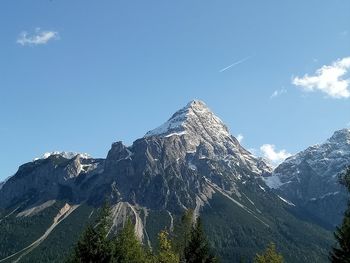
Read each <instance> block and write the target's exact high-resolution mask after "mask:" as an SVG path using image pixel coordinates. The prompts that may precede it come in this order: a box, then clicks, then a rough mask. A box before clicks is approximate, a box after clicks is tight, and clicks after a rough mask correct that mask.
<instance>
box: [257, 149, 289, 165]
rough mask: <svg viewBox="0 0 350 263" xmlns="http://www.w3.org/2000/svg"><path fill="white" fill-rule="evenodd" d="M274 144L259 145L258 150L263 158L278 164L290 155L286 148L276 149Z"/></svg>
mask: <svg viewBox="0 0 350 263" xmlns="http://www.w3.org/2000/svg"><path fill="white" fill-rule="evenodd" d="M275 148H276V147H275V145H273V144H264V145H262V146H261V147H260V151H261V153H262V155H263V157H264V158H266V159H267V160H268V161H270V162H271V164H273V165H278V164H280V163H281V162H283V161H284V160H285V159H286V158H288V157H289V156H291V154H290V153H288V152H287V151H286V150H280V151H276V149H275Z"/></svg>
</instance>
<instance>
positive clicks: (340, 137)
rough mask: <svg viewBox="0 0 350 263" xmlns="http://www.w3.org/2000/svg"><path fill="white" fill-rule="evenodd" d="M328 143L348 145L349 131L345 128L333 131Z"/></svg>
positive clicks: (349, 140)
mask: <svg viewBox="0 0 350 263" xmlns="http://www.w3.org/2000/svg"><path fill="white" fill-rule="evenodd" d="M329 141H330V142H338V143H340V142H344V143H347V144H350V129H348V128H345V129H341V130H338V131H335V132H334V133H333V135H332V137H331V138H330V139H329Z"/></svg>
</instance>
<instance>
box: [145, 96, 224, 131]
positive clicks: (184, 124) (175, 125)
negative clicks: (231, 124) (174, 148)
mask: <svg viewBox="0 0 350 263" xmlns="http://www.w3.org/2000/svg"><path fill="white" fill-rule="evenodd" d="M199 130H201V131H206V133H211V135H213V136H215V137H216V136H218V135H220V136H222V135H223V136H229V131H228V129H227V127H226V125H225V124H224V123H223V122H222V121H221V120H220V119H219V118H218V117H217V116H216V115H215V114H214V113H213V112H212V111H211V110H210V109H209V108H208V107H207V105H206V104H205V103H204V102H203V101H201V100H192V101H191V102H189V103H188V104H187V105H186V106H185V107H184V108H182V109H180V110H178V111H177V112H175V113H174V114H173V115H172V116H171V118H170V119H169V120H168V121H167V122H165V123H164V124H162V125H161V126H159V127H158V128H156V129H154V130H151V131H149V132H147V133H146V135H145V137H149V136H155V135H158V136H164V137H167V136H170V135H179V136H180V135H184V134H186V133H192V134H199Z"/></svg>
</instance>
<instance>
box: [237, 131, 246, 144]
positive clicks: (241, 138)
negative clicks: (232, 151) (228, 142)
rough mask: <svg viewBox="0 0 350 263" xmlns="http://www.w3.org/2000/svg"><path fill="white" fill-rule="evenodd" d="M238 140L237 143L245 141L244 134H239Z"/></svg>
mask: <svg viewBox="0 0 350 263" xmlns="http://www.w3.org/2000/svg"><path fill="white" fill-rule="evenodd" d="M236 139H237V141H238V142H239V143H241V142H242V141H243V139H244V136H243V134H241V133H240V134H238V135H237V137H236Z"/></svg>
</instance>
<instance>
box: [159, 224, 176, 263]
mask: <svg viewBox="0 0 350 263" xmlns="http://www.w3.org/2000/svg"><path fill="white" fill-rule="evenodd" d="M168 237H169V234H168V232H167V231H166V230H163V231H161V232H160V233H159V234H158V239H159V252H158V256H157V262H158V263H178V262H180V260H179V255H178V254H176V253H175V252H174V251H173V248H172V244H171V241H170V240H169V238H168Z"/></svg>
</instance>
